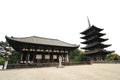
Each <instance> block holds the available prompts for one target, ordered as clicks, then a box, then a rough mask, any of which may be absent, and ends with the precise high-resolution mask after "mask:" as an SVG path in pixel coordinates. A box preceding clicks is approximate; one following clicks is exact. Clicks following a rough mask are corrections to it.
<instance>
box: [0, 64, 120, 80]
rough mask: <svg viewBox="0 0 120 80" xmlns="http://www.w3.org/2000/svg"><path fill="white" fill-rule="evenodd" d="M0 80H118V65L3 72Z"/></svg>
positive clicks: (119, 72)
mask: <svg viewBox="0 0 120 80" xmlns="http://www.w3.org/2000/svg"><path fill="white" fill-rule="evenodd" d="M0 80H120V64H93V65H79V66H65V67H64V68H56V67H48V68H31V69H13V70H4V71H0Z"/></svg>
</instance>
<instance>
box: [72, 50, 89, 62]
mask: <svg viewBox="0 0 120 80" xmlns="http://www.w3.org/2000/svg"><path fill="white" fill-rule="evenodd" d="M70 59H71V61H73V62H79V61H89V60H90V59H89V58H88V57H86V56H85V55H84V51H82V50H79V49H75V50H74V51H72V52H71V54H70Z"/></svg>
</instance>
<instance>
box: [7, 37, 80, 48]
mask: <svg viewBox="0 0 120 80" xmlns="http://www.w3.org/2000/svg"><path fill="white" fill-rule="evenodd" d="M6 39H10V40H13V41H18V42H25V43H32V44H41V45H50V46H63V47H79V46H78V45H76V44H70V43H67V42H64V41H61V40H58V39H50V38H43V37H37V36H31V37H23V38H16V37H7V36H6Z"/></svg>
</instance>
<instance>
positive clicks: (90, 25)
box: [87, 16, 91, 27]
mask: <svg viewBox="0 0 120 80" xmlns="http://www.w3.org/2000/svg"><path fill="white" fill-rule="evenodd" d="M87 20H88V25H89V27H90V26H91V24H90V20H89V18H88V16H87Z"/></svg>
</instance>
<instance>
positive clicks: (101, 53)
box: [80, 19, 114, 61]
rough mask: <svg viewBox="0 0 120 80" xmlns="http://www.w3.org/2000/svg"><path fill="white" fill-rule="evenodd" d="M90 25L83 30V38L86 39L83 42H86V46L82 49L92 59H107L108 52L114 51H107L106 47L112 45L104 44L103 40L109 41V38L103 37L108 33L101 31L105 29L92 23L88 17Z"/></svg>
mask: <svg viewBox="0 0 120 80" xmlns="http://www.w3.org/2000/svg"><path fill="white" fill-rule="evenodd" d="M88 23H89V27H88V28H87V29H86V30H85V31H83V32H81V33H80V34H83V35H84V36H83V37H81V39H84V40H85V41H84V42H81V43H82V44H86V46H85V47H83V48H82V49H84V50H85V55H86V56H87V57H89V58H90V59H91V60H94V61H98V60H105V57H106V55H107V54H109V53H112V52H114V51H107V50H105V49H104V48H107V47H109V46H111V45H106V44H103V43H102V42H104V41H107V40H108V39H104V38H101V37H102V36H104V35H106V34H104V33H101V31H102V30H103V29H101V28H98V27H96V26H94V25H90V22H89V19H88Z"/></svg>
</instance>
